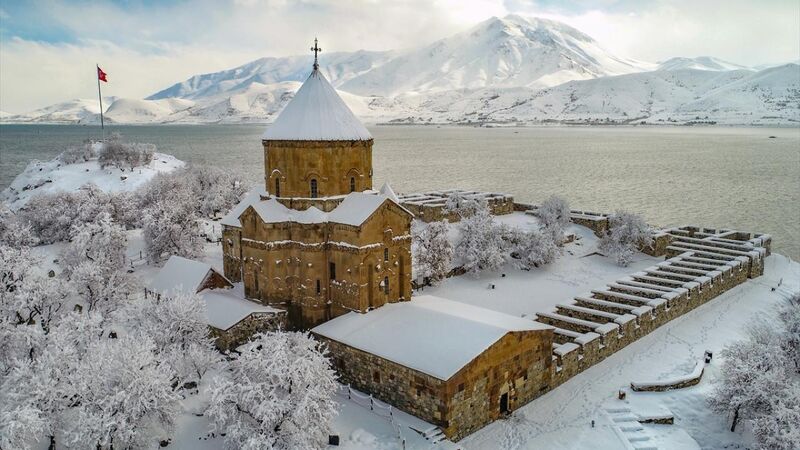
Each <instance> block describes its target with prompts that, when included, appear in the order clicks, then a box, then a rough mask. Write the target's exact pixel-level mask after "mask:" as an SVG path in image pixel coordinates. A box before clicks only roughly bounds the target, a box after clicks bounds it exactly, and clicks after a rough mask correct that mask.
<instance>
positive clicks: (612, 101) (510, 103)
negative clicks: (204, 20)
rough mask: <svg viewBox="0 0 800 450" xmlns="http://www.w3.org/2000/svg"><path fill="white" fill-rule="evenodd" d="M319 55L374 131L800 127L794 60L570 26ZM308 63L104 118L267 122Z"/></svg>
mask: <svg viewBox="0 0 800 450" xmlns="http://www.w3.org/2000/svg"><path fill="white" fill-rule="evenodd" d="M320 58H321V59H320V64H321V70H322V72H323V73H324V74H325V76H326V77H327V78H328V79H329V80H330V81H331V83H332V84H333V85H334V87H336V88H337V90H338V91H339V93H340V95H341V96H342V98H343V99H344V100H345V102H346V103H347V104H348V106H350V108H351V109H352V110H353V111H354V112H355V113H356V115H358V116H359V117H360V118H361V119H362V120H364V121H365V122H367V123H377V122H392V123H420V122H423V123H521V124H532V123H549V122H568V123H603V124H618V123H640V122H642V121H644V122H647V123H663V124H677V123H687V122H690V123H696V122H703V123H722V124H734V125H795V124H798V123H800V119H799V118H798V115H799V114H800V113H799V112H798V92H799V91H800V71H798V65H797V64H786V65H781V66H771V67H766V68H763V69H762V70H757V69H755V68H751V67H745V66H741V65H739V64H735V63H731V62H728V61H724V60H721V59H718V58H714V57H711V56H701V57H696V58H684V57H676V58H671V59H668V60H666V61H663V62H661V63H659V64H651V63H646V62H641V61H632V60H628V59H624V58H619V57H617V56H615V55H613V54H611V53H610V52H608V51H606V50H604V49H603V48H602V47H601V46H600V45H599V44H598V43H597V42H596V41H594V40H593V39H592V38H591V37H589V36H587V35H586V34H584V33H581V32H580V31H579V30H576V29H575V28H572V27H570V26H568V25H565V24H563V23H559V22H556V21H552V20H544V19H535V18H525V17H521V16H517V15H509V16H506V17H504V18H496V17H494V18H491V19H489V20H486V21H484V22H482V23H480V24H478V25H476V26H474V27H472V28H470V29H469V30H467V31H464V32H462V33H458V34H456V35H453V36H451V37H448V38H445V39H441V40H439V41H436V42H434V43H432V44H430V45H426V46H423V47H419V48H412V49H408V50H404V51H385V52H369V51H363V50H362V51H357V52H350V53H347V52H340V53H336V52H333V53H323V54H322V55H321V57H320ZM311 64H312V56H311V55H310V54H309V55H303V56H290V57H283V58H271V57H270V58H261V59H258V60H255V61H252V62H250V63H247V64H244V65H242V66H239V67H236V68H233V69H229V70H224V71H220V72H215V73H209V74H203V75H196V76H193V77H191V78H189V79H187V80H185V81H182V82H179V83H176V84H174V85H172V86H170V87H168V88H166V89H164V90H162V91H159V92H157V93H155V94H153V95H151V96H149V97H148V98H147V99H144V100H141V99H114V98H109V99H107V100H106V102H107V103H105V105H108V108H107V110H106V113H105V115H106V118H107V119H108V121H109V122H112V123H269V122H271V121H272V120H274V119H275V117H276V116H277V114H279V113H280V111H281V110H282V109H283V107H284V106H285V105H286V104H287V103H288V101H289V100H290V99H291V98H292V96H293V95H294V92H295V91H296V90H297V89H298V87H299V86H300V84H301V83H302V82H303V81H304V80H305V78H306V77H307V76H308V74H309V73H310V71H311ZM114 100H116V101H114ZM0 120H2V121H3V122H51V123H96V122H99V108H98V107H97V101H96V100H93V99H87V100H84V99H78V100H72V101H69V102H64V103H59V104H56V105H52V106H50V107H47V108H43V109H40V110H37V111H33V112H31V113H27V114H20V115H2V116H0Z"/></svg>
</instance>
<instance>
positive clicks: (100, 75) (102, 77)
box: [97, 66, 108, 83]
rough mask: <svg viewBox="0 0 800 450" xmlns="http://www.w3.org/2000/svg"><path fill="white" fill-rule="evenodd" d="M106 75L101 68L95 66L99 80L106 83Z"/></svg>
mask: <svg viewBox="0 0 800 450" xmlns="http://www.w3.org/2000/svg"><path fill="white" fill-rule="evenodd" d="M106 75H107V74H106V73H105V72H103V69H101V68H100V66H97V79H98V80H100V81H105V82H106V83H108V80H107V79H106Z"/></svg>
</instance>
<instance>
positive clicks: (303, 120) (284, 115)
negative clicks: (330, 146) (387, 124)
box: [262, 69, 372, 141]
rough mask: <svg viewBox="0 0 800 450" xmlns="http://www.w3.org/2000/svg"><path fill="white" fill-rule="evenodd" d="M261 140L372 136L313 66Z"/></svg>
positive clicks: (367, 137) (355, 138) (364, 137)
mask: <svg viewBox="0 0 800 450" xmlns="http://www.w3.org/2000/svg"><path fill="white" fill-rule="evenodd" d="M262 139H266V140H290V141H366V140H369V139H372V135H371V134H370V133H369V131H367V129H366V128H365V127H364V125H363V124H362V123H361V122H360V121H359V120H358V118H356V116H355V115H354V114H353V112H352V111H350V108H348V107H347V105H346V104H345V103H344V101H343V100H342V98H341V97H339V94H337V93H336V89H334V88H333V86H331V84H330V83H329V82H328V80H327V79H325V76H324V75H322V73H321V72H320V71H319V70H317V69H314V71H313V72H311V75H309V77H308V78H307V79H306V81H305V83H303V85H302V86H300V89H299V90H298V91H297V93H296V94H295V95H294V98H292V100H291V101H290V102H289V104H288V105H286V107H285V108H284V109H283V111H282V112H281V113H280V115H279V116H278V118H277V119H275V122H273V123H272V125H270V126H269V127H268V128H267V130H266V131H265V132H264V135H263V136H262Z"/></svg>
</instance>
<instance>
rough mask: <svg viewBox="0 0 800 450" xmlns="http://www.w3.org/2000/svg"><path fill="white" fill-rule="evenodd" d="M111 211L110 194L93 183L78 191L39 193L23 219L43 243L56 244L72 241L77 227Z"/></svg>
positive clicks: (25, 210)
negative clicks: (74, 229) (74, 228)
mask: <svg viewBox="0 0 800 450" xmlns="http://www.w3.org/2000/svg"><path fill="white" fill-rule="evenodd" d="M111 211H112V208H111V203H110V196H109V194H108V193H106V192H103V190H102V189H100V188H98V187H97V186H96V185H94V184H91V183H89V184H86V185H84V186H82V187H81V188H80V189H78V190H77V191H75V192H55V193H51V194H38V195H36V196H34V197H32V198H31V199H30V200H29V201H28V203H27V204H26V205H25V207H23V208H22V209H21V210H20V212H19V216H20V218H21V219H22V220H23V222H24V223H26V224H27V225H29V226H30V227H31V230H32V232H33V234H34V235H35V236H36V237H37V238H38V239H39V240H40V241H41V243H42V244H52V243H54V242H58V241H66V240H68V239H69V238H70V232H71V230H72V227H73V226H77V225H80V224H83V223H88V222H94V221H95V220H96V218H97V217H98V216H99V215H100V214H102V213H104V212H107V213H110V212H111Z"/></svg>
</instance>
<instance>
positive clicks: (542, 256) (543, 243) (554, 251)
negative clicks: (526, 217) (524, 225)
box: [513, 229, 561, 270]
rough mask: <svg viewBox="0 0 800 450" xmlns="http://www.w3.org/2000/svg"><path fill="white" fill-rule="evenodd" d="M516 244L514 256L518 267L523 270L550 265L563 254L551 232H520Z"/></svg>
mask: <svg viewBox="0 0 800 450" xmlns="http://www.w3.org/2000/svg"><path fill="white" fill-rule="evenodd" d="M514 240H515V241H516V243H515V244H514V247H513V248H514V250H513V255H514V256H515V257H516V265H517V267H519V268H520V269H523V270H531V269H533V268H534V267H539V266H541V265H544V264H549V263H551V262H553V261H555V260H556V258H558V256H559V255H560V254H561V248H560V247H559V246H558V245H557V243H556V241H555V240H554V236H553V234H552V233H551V231H550V230H547V229H546V230H545V231H544V232H542V231H539V230H530V231H522V232H520V233H519V234H518V235H517V237H516V239H514Z"/></svg>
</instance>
